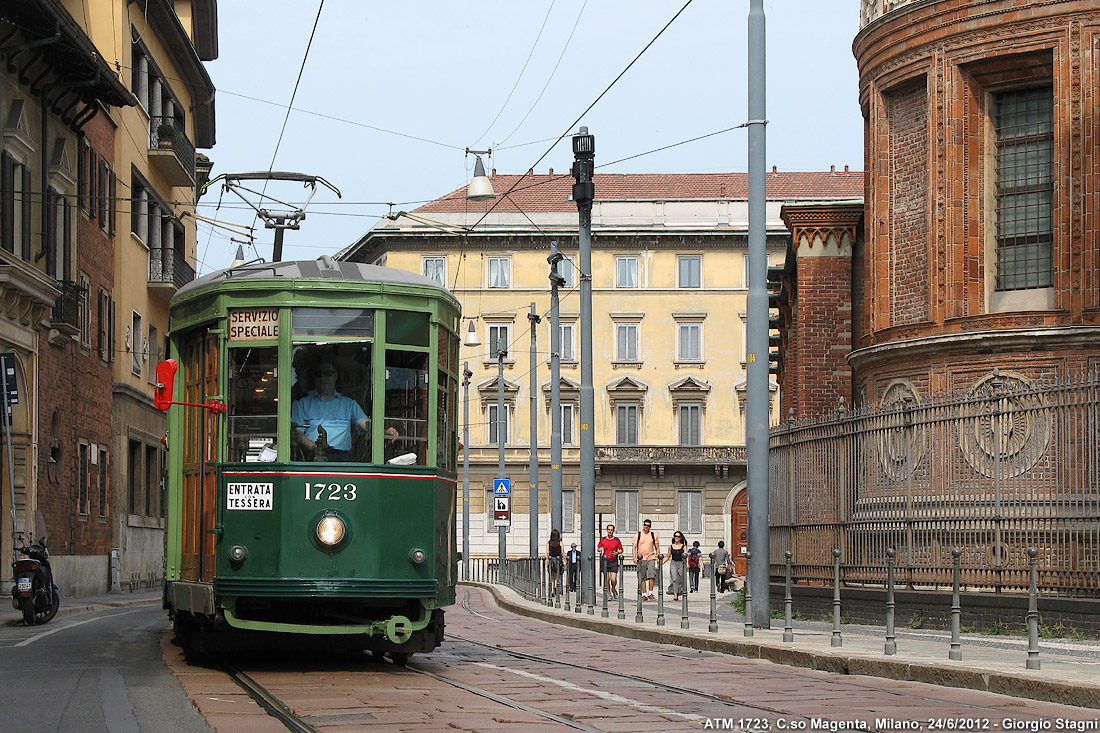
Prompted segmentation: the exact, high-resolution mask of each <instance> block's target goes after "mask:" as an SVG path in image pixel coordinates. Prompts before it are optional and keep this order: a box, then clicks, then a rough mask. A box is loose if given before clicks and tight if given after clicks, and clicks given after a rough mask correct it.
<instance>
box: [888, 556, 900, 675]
mask: <svg viewBox="0 0 1100 733" xmlns="http://www.w3.org/2000/svg"><path fill="white" fill-rule="evenodd" d="M897 554H898V551H897V550H896V549H894V548H893V547H887V548H886V654H897V653H898V644H897V636H896V635H895V634H894V558H896V557H897Z"/></svg>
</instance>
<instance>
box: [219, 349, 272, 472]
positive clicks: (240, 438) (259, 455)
mask: <svg viewBox="0 0 1100 733" xmlns="http://www.w3.org/2000/svg"><path fill="white" fill-rule="evenodd" d="M278 364H279V350H278V349H277V348H276V347H274V346H264V347H238V348H231V349H230V350H229V400H228V401H229V404H228V422H229V460H230V461H231V462H236V463H251V462H256V461H274V460H275V456H276V450H277V436H278V434H279V432H278V412H279V385H278Z"/></svg>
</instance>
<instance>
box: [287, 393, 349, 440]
mask: <svg viewBox="0 0 1100 733" xmlns="http://www.w3.org/2000/svg"><path fill="white" fill-rule="evenodd" d="M366 416H367V413H365V412H363V408H362V407H360V406H359V403H358V402H356V401H355V400H353V399H352V398H350V397H345V396H344V395H342V394H340V393H339V392H334V393H333V395H332V397H329V398H328V399H327V400H326V399H324V398H323V397H321V395H319V394H317V390H315V389H313V390H310V392H309V394H307V395H306V396H305V397H303V398H302V399H300V400H296V401H295V402H294V405H293V406H292V407H291V408H290V421H291V422H292V423H294V424H295V425H303V426H306V427H299V428H295V430H301V431H302V432H303V433H305V436H306V437H307V438H309V439H310V440H312V441H314V442H316V441H317V426H318V425H324V426H325V432H327V433H328V445H329V448H332V449H333V450H342V451H348V450H351V428H352V425H355V424H357V423H358V422H359V421H360V420H362V419H363V418H365V417H366Z"/></svg>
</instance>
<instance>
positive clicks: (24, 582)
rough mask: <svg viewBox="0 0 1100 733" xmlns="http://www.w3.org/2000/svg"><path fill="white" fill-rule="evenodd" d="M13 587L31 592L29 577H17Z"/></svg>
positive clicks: (23, 591)
mask: <svg viewBox="0 0 1100 733" xmlns="http://www.w3.org/2000/svg"><path fill="white" fill-rule="evenodd" d="M15 587H16V588H17V589H18V590H19V592H20V593H30V592H31V579H30V578H19V579H18V580H17V581H16V583H15Z"/></svg>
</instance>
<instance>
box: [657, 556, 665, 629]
mask: <svg viewBox="0 0 1100 733" xmlns="http://www.w3.org/2000/svg"><path fill="white" fill-rule="evenodd" d="M664 559H665V556H664V555H662V554H661V553H659V552H658V553H657V625H658V626H664V625H665V584H664V580H663V574H662V572H661V568H662V567H663V566H664Z"/></svg>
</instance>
